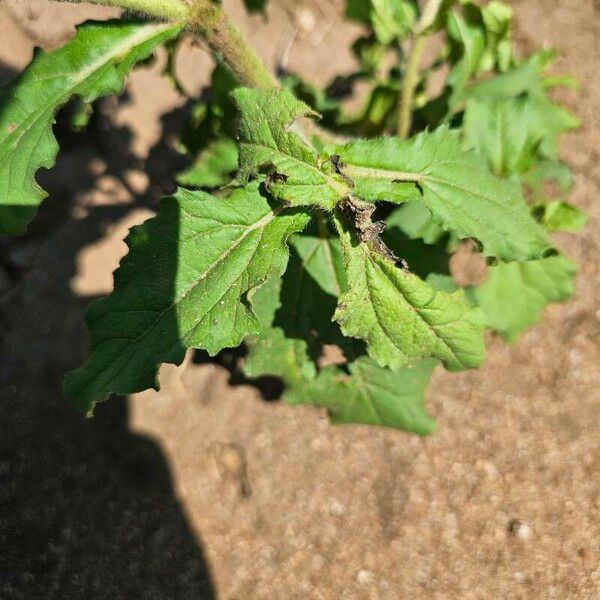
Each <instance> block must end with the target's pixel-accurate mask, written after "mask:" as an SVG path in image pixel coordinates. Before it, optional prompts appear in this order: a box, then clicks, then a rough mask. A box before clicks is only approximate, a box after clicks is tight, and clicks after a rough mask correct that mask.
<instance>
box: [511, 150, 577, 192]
mask: <svg viewBox="0 0 600 600" xmlns="http://www.w3.org/2000/svg"><path fill="white" fill-rule="evenodd" d="M521 181H522V182H523V184H524V185H526V186H527V187H528V188H529V189H530V190H531V191H532V192H534V196H540V195H541V194H542V192H543V189H544V185H545V184H546V183H547V182H554V183H556V184H557V185H558V187H559V189H560V191H561V192H562V193H564V194H566V193H567V192H568V191H569V190H570V189H571V188H572V187H573V174H572V173H571V169H570V168H569V167H568V166H567V165H566V164H565V163H563V162H560V161H558V160H543V159H542V160H537V161H536V162H535V163H534V164H533V165H532V167H531V169H529V171H527V172H526V173H523V175H522V176H521Z"/></svg>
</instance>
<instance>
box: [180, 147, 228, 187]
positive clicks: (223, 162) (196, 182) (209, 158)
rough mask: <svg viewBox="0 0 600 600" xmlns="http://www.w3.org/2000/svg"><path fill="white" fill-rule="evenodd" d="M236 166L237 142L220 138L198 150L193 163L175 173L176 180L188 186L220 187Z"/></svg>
mask: <svg viewBox="0 0 600 600" xmlns="http://www.w3.org/2000/svg"><path fill="white" fill-rule="evenodd" d="M237 166H238V151H237V144H236V143H235V142H234V141H233V140H230V139H228V138H222V139H220V140H218V141H216V142H213V143H212V144H210V145H209V146H208V147H207V148H205V149H204V150H203V151H202V152H200V154H199V155H198V158H197V159H196V160H195V161H194V163H193V164H192V165H191V166H190V167H188V168H187V169H186V170H185V171H182V172H181V173H179V174H178V175H177V182H178V183H179V184H180V185H185V186H188V187H197V188H216V187H221V186H223V185H225V184H226V183H228V182H229V181H230V180H231V175H232V174H233V173H234V172H235V170H236V169H237Z"/></svg>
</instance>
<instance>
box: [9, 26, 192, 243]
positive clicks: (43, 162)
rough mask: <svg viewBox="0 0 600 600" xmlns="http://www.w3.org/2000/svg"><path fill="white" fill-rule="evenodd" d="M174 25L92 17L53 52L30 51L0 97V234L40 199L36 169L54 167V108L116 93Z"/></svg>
mask: <svg viewBox="0 0 600 600" xmlns="http://www.w3.org/2000/svg"><path fill="white" fill-rule="evenodd" d="M180 30H181V26H180V25H173V24H155V23H152V24H149V23H131V22H125V21H104V22H101V23H93V22H90V23H86V24H84V25H82V26H80V27H79V28H78V29H77V33H76V35H75V37H74V38H73V39H71V40H70V41H68V42H67V43H66V44H65V45H64V46H62V47H60V48H59V49H57V50H54V51H53V52H48V53H44V52H40V51H36V53H35V55H34V57H33V60H32V62H31V63H30V65H29V66H28V67H27V69H25V71H24V72H23V73H22V74H21V76H20V77H19V78H18V79H17V80H16V82H15V83H14V84H13V86H12V87H10V88H9V89H8V90H7V91H6V92H5V93H4V94H3V96H2V97H1V98H0V233H23V232H24V231H25V229H26V226H27V224H28V223H29V221H31V219H32V218H33V217H34V215H35V213H36V210H37V207H38V205H39V204H40V202H41V201H42V200H43V199H44V198H45V197H46V192H44V191H43V190H42V189H41V188H40V186H39V185H38V184H37V183H36V181H35V174H36V172H37V171H38V169H40V168H42V167H44V168H50V167H52V166H53V165H54V161H55V159H56V155H57V153H58V144H57V142H56V139H55V138H54V135H53V133H52V124H53V122H54V115H55V113H56V111H57V110H58V109H59V108H60V107H61V106H63V105H64V104H66V103H67V102H68V101H69V99H71V98H72V97H73V96H78V97H80V98H81V100H82V101H83V102H87V103H89V102H92V101H93V100H95V99H96V98H99V97H101V96H105V95H108V94H116V93H119V92H120V91H121V90H122V88H123V81H124V77H125V75H126V74H127V72H128V71H129V70H130V69H131V68H132V67H133V65H134V64H135V63H136V62H138V61H140V60H142V59H144V58H145V57H147V56H148V55H149V54H150V53H151V52H152V51H153V50H154V49H155V48H156V47H157V46H158V45H159V44H161V43H163V42H165V41H167V40H169V39H171V38H173V37H175V36H176V35H177V34H178V33H179V32H180Z"/></svg>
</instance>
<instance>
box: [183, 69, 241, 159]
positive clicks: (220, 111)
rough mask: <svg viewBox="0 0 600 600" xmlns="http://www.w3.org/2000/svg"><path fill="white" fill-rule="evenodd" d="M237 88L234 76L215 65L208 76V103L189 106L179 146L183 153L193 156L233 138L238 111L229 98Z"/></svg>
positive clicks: (227, 70)
mask: <svg viewBox="0 0 600 600" xmlns="http://www.w3.org/2000/svg"><path fill="white" fill-rule="evenodd" d="M238 85H239V84H238V82H237V80H236V79H235V77H234V75H233V73H232V72H231V71H230V70H229V69H228V68H227V67H225V66H224V65H223V64H221V63H220V62H218V63H217V64H216V65H215V68H214V69H213V72H212V75H211V82H210V97H209V99H208V101H207V102H199V103H197V104H195V105H194V106H193V107H192V111H191V115H190V117H189V118H188V119H187V121H186V123H185V125H184V127H183V129H182V132H181V144H182V146H183V149H184V150H185V151H187V152H189V153H191V154H193V155H196V154H197V153H199V152H202V151H203V150H205V149H206V148H207V146H209V145H210V144H211V143H213V142H218V141H220V140H222V139H223V138H228V139H231V140H233V139H235V126H234V125H235V120H236V118H237V110H236V108H235V105H234V104H233V102H232V100H231V97H230V95H231V92H232V91H233V90H234V89H235V88H236V87H238Z"/></svg>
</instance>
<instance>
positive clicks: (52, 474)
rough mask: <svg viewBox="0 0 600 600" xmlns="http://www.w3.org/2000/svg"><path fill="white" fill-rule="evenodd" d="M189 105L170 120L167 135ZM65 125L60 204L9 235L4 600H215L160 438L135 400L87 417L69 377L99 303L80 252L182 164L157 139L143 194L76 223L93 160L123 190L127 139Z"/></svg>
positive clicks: (55, 197)
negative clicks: (67, 383) (84, 284)
mask: <svg viewBox="0 0 600 600" xmlns="http://www.w3.org/2000/svg"><path fill="white" fill-rule="evenodd" d="M0 70H1V71H2V77H3V78H6V76H7V74H6V72H5V70H4V69H2V68H1V67H0ZM184 112H185V109H178V110H177V111H175V112H174V113H172V114H169V115H167V116H166V117H165V119H164V122H163V125H164V126H165V129H166V131H167V133H168V131H169V130H174V128H176V127H177V126H178V123H179V122H180V120H181V118H182V115H183V113H184ZM64 120H65V119H64V117H63V119H61V120H59V124H58V125H57V128H56V132H57V134H58V136H59V138H61V146H62V147H63V148H64V149H65V150H64V151H63V152H62V153H61V157H60V158H59V161H58V163H57V167H56V168H55V169H54V170H53V171H52V172H51V173H46V174H44V177H43V179H44V187H45V188H46V189H48V190H49V191H50V198H49V200H48V201H47V202H45V203H44V206H43V208H42V210H41V211H40V215H39V219H36V221H35V223H34V224H33V225H32V226H31V228H30V230H29V232H28V234H27V235H26V236H24V237H23V238H19V239H15V238H4V239H2V240H0V278H1V279H0V336H1V339H0V392H1V401H0V597H1V598H2V599H4V598H6V599H21V598H22V599H27V600H31V599H34V598H57V599H58V598H60V599H65V600H67V599H69V600H70V599H79V598H81V599H82V600H83V599H85V600H90V599H94V600H99V599H103V598H107V599H108V598H110V599H119V598H135V599H157V600H159V599H160V600H162V599H166V598H169V599H170V598H194V599H195V600H210V599H212V598H214V597H215V592H214V589H213V585H212V582H211V577H210V573H209V570H208V567H207V565H206V563H205V560H204V557H203V551H202V547H201V542H200V541H199V540H198V539H197V537H196V536H195V535H194V532H192V531H191V529H190V526H189V524H188V522H187V519H186V516H185V515H184V513H183V511H182V508H181V506H180V504H179V502H178V501H177V499H176V497H175V495H174V490H173V484H172V481H171V475H170V469H169V465H168V464H167V462H166V460H165V457H164V455H163V453H162V451H161V449H160V448H159V447H158V445H157V444H156V443H155V442H154V441H153V440H151V439H148V438H146V437H142V436H139V435H134V434H132V433H131V432H130V431H129V430H128V406H127V401H126V400H125V399H116V398H115V399H111V401H110V402H106V403H104V404H102V405H101V406H100V407H99V408H98V410H97V415H96V417H95V418H94V419H89V420H88V419H86V418H85V417H84V416H83V415H81V414H80V413H78V412H77V411H75V410H74V409H73V408H72V407H71V406H69V405H68V404H67V402H66V401H65V400H64V398H63V395H62V391H61V386H62V376H63V374H64V373H65V372H66V371H67V370H70V369H72V368H74V367H75V366H77V365H78V364H80V363H81V361H82V359H83V354H84V348H85V340H86V337H85V333H84V328H83V312H84V310H85V307H86V306H87V305H88V304H89V302H90V300H91V299H92V298H89V297H88V298H81V297H77V296H75V295H74V294H73V293H72V292H71V289H70V281H71V279H72V277H73V276H74V274H75V270H76V266H75V260H76V257H77V254H78V252H79V250H81V249H82V248H83V247H85V246H87V245H89V244H90V243H93V242H94V241H97V240H98V239H100V238H101V237H102V236H103V235H104V234H105V231H106V228H107V227H108V226H110V225H111V224H113V223H115V222H116V221H118V220H119V219H121V218H123V217H124V216H125V215H126V214H127V213H128V212H129V211H131V210H132V209H133V208H135V207H139V206H148V205H149V204H150V198H151V197H152V198H158V197H159V195H160V191H161V189H162V188H165V187H168V185H171V183H170V182H168V181H167V180H166V179H165V177H164V173H165V172H166V169H167V168H170V167H174V166H175V164H174V163H175V162H177V161H179V160H180V159H179V158H178V157H176V156H172V155H171V154H170V153H169V151H168V149H167V148H166V147H164V146H162V145H159V146H157V148H155V149H154V150H153V152H152V153H151V155H150V157H149V159H148V160H147V161H146V163H147V164H146V165H144V169H145V170H146V169H147V170H148V172H150V173H155V174H156V176H155V178H154V179H153V180H152V181H151V182H150V186H149V188H148V191H147V192H144V193H143V194H137V195H136V194H135V193H133V192H132V194H133V197H134V201H133V203H130V204H119V205H107V206H92V207H90V208H89V210H88V211H87V214H86V216H85V217H83V218H78V219H74V218H73V217H72V216H71V214H72V213H71V210H70V209H71V207H72V203H73V198H74V196H75V194H74V193H73V192H74V190H76V191H77V194H81V193H83V192H85V191H86V190H91V189H92V188H93V187H94V185H95V177H94V175H93V169H91V168H90V163H91V161H92V159H94V158H97V157H102V158H103V159H105V160H106V162H107V164H108V170H107V172H108V174H110V175H111V176H112V177H116V178H117V179H120V180H121V181H123V184H124V185H125V184H126V181H125V178H124V176H123V175H124V170H125V169H126V168H131V159H130V158H129V157H128V155H127V148H128V142H129V141H130V140H129V138H130V133H129V132H128V131H127V130H126V129H123V130H119V131H117V132H115V131H111V133H110V135H107V133H106V131H105V129H106V128H105V124H104V123H103V122H102V118H101V117H97V118H96V120H95V121H93V122H92V123H91V124H90V126H89V128H88V131H87V133H86V134H72V133H69V131H68V128H65V126H64ZM117 149H118V150H117ZM148 163H150V164H148ZM152 163H153V164H155V166H156V165H158V166H160V168H156V169H153V167H152ZM138 166H139V165H138ZM130 191H131V190H130ZM162 191H167V190H164V189H162Z"/></svg>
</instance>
